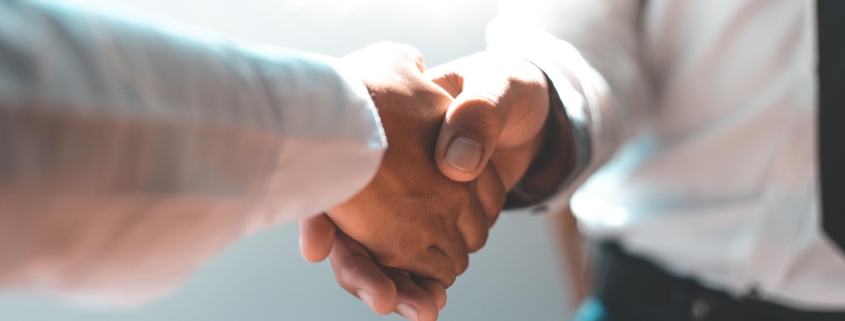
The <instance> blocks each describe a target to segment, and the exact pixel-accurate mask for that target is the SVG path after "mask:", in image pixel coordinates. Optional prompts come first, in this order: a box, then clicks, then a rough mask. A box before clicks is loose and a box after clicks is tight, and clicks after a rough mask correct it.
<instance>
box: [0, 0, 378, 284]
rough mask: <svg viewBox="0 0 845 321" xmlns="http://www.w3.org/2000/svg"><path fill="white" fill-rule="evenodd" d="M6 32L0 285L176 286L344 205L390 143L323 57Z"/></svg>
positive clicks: (67, 22)
mask: <svg viewBox="0 0 845 321" xmlns="http://www.w3.org/2000/svg"><path fill="white" fill-rule="evenodd" d="M0 26H2V28H0V221H2V222H0V229H1V230H2V231H0V234H2V238H3V242H2V244H0V286H2V285H9V284H17V285H21V284H27V282H29V281H33V280H40V279H41V278H43V276H45V275H46V276H49V277H53V278H55V279H51V280H54V281H55V282H56V283H55V284H52V283H51V284H47V286H62V285H67V286H71V287H76V286H83V287H84V286H89V285H92V284H99V285H108V284H122V283H121V282H120V278H124V277H125V278H129V279H132V280H134V281H136V283H137V282H140V283H143V282H142V281H143V280H142V279H143V278H144V277H149V278H150V280H151V281H150V283H152V280H153V279H155V277H154V276H155V275H159V274H168V273H177V272H174V271H178V273H182V274H180V276H184V274H185V273H186V272H185V271H189V270H192V269H195V268H196V267H197V266H198V265H199V264H200V263H202V262H203V261H204V260H206V259H207V258H208V257H210V256H211V255H213V254H214V253H216V251H219V250H220V249H222V248H224V247H225V246H226V245H228V244H230V243H231V242H233V241H234V240H237V239H238V238H239V237H241V236H242V235H244V234H245V233H247V232H248V231H255V230H258V229H262V228H267V227H269V226H272V225H275V224H279V223H282V222H286V221H290V220H292V219H295V218H297V217H304V216H307V215H312V214H315V213H318V212H320V211H322V210H324V209H326V208H329V207H331V206H333V205H336V204H337V203H339V202H341V201H343V200H345V199H347V198H348V197H350V196H352V195H353V194H354V193H356V192H357V191H358V190H359V189H360V188H362V187H363V186H364V185H365V184H366V183H367V182H368V181H369V179H370V178H371V177H372V175H373V174H374V173H375V171H376V168H377V167H378V164H379V162H380V159H381V156H382V154H383V150H384V148H385V146H386V142H385V141H384V138H383V137H382V134H381V127H380V124H379V120H378V117H377V114H376V113H375V111H374V107H373V106H372V101H371V100H370V99H369V95H368V93H367V91H366V88H364V86H363V84H362V83H361V81H360V79H355V77H354V76H349V75H348V74H347V73H345V72H343V71H342V70H341V69H339V68H337V67H336V66H335V64H334V63H333V60H332V59H330V58H325V57H319V56H313V55H305V54H301V53H295V52H289V51H283V50H278V49H273V48H259V47H255V46H249V45H238V44H235V43H232V42H230V41H227V40H224V39H219V38H216V37H214V36H209V35H203V34H201V33H197V32H195V31H192V30H189V29H186V28H184V27H180V26H175V25H173V24H172V23H169V22H161V21H158V20H141V19H139V18H137V17H135V16H132V17H131V18H130V16H116V15H114V14H112V13H102V12H98V11H96V10H92V9H86V8H77V7H72V5H70V4H51V3H44V2H28V1H20V2H18V1H4V2H0ZM165 261H166V262H165ZM147 264H152V266H153V267H152V268H148V269H146V270H145V269H143V267H145V266H146V267H150V266H149V265H147ZM157 264H160V266H159V265H157ZM131 266H137V267H139V268H138V269H135V268H131ZM159 267H160V268H159ZM98 269H103V270H98ZM109 269H111V270H109ZM106 270H108V271H109V272H105V271H106ZM92 271H100V272H96V273H95V272H92ZM139 271H140V272H139ZM42 272H43V273H46V274H43V273H42ZM135 272H138V273H142V274H143V275H144V277H140V278H132V277H131V276H127V275H131V274H132V273H135ZM29 273H34V274H29ZM40 273H41V275H39V274H40ZM110 273H116V274H115V275H112V274H110ZM157 273H159V274H157ZM99 276H102V277H103V278H104V279H97V277H99ZM86 277H91V278H93V279H86ZM110 277H115V278H116V279H114V278H112V279H110ZM51 282H52V281H51ZM48 283H49V282H48ZM112 290H114V289H112Z"/></svg>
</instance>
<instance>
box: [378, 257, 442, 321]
mask: <svg viewBox="0 0 845 321" xmlns="http://www.w3.org/2000/svg"><path fill="white" fill-rule="evenodd" d="M385 272H386V273H387V275H388V276H389V277H390V278H391V279H392V280H393V283H394V284H396V291H397V293H398V297H397V301H396V302H397V304H396V313H398V314H399V315H401V316H403V317H405V318H407V319H408V320H414V321H435V320H437V315H438V311H440V308H439V307H438V306H437V301H436V300H435V299H434V296H433V295H432V294H431V293H429V292H428V291H426V290H425V289H423V288H422V287H420V286H419V285H417V283H415V282H414V281H413V280H412V279H411V277H410V276H408V275H407V274H405V273H402V272H400V271H396V270H395V269H390V268H386V270H385Z"/></svg>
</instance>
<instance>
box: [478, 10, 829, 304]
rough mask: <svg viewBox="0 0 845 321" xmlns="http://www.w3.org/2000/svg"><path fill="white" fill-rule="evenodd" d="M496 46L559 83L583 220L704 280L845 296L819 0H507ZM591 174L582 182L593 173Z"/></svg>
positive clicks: (743, 288) (807, 298)
mask: <svg viewBox="0 0 845 321" xmlns="http://www.w3.org/2000/svg"><path fill="white" fill-rule="evenodd" d="M501 5H502V7H501V14H500V16H499V17H498V18H497V19H496V20H495V21H494V22H492V23H491V25H490V27H489V29H488V38H489V41H490V49H491V50H507V51H511V52H514V53H516V54H519V55H522V56H523V57H525V58H527V59H529V60H531V61H533V62H534V63H536V64H537V65H538V66H540V67H541V68H542V69H543V70H544V71H545V72H546V73H547V74H548V76H549V77H550V79H551V80H552V82H553V84H554V86H555V88H556V89H557V90H558V92H559V94H560V97H561V100H562V102H563V103H564V105H565V109H566V111H567V113H568V115H569V116H570V118H571V121H570V122H571V123H572V124H573V127H574V129H575V131H576V133H580V132H583V133H585V135H583V137H580V138H579V139H577V140H576V145H579V146H576V147H577V148H576V149H577V150H578V151H579V152H578V154H577V155H576V156H577V157H576V158H577V159H579V160H582V163H583V164H582V165H583V166H582V167H583V170H581V171H579V175H577V176H576V177H574V178H573V179H571V180H570V181H569V182H567V186H568V188H565V189H563V190H562V191H561V192H560V193H559V195H558V196H557V198H556V199H555V200H553V203H558V204H559V203H564V202H566V201H567V200H569V197H570V195H572V193H573V189H574V187H578V189H577V191H575V192H574V195H573V196H572V198H571V208H572V210H573V212H574V214H575V215H576V217H577V218H578V221H579V226H580V228H581V229H582V231H583V232H584V233H586V234H587V235H588V236H590V237H592V238H596V239H615V240H617V241H618V242H620V243H621V245H622V246H623V247H624V248H626V249H627V250H628V251H630V252H633V253H635V254H638V255H641V256H643V257H647V258H649V259H651V260H653V261H655V262H657V263H658V264H659V265H661V266H663V267H664V268H666V269H667V270H669V271H671V272H673V273H675V274H677V275H679V276H690V277H693V278H695V279H697V280H699V281H700V282H702V283H703V284H705V285H706V286H709V287H712V288H715V289H720V290H723V291H727V292H729V293H731V294H734V295H736V296H743V295H745V294H747V293H749V292H750V291H752V290H756V291H757V292H758V293H759V295H760V296H761V297H762V298H763V299H765V300H769V301H772V302H776V303H779V304H783V305H786V306H790V307H795V308H802V309H812V310H843V309H845V255H843V253H842V252H840V251H838V249H837V247H836V246H835V245H834V244H833V243H832V241H830V240H829V239H828V238H827V237H826V236H825V235H824V234H823V232H822V229H821V224H820V217H821V215H820V206H819V205H820V204H819V183H818V177H817V175H818V174H817V172H818V169H817V156H816V119H815V116H816V112H817V107H816V106H817V104H816V91H817V87H818V84H817V80H816V72H815V70H816V66H817V49H816V12H815V0H718V1H712V0H711V1H693V0H649V1H634V0H568V1H560V0H558V1H545V0H519V1H507V0H505V1H501ZM582 182H584V183H583V184H581V183H582Z"/></svg>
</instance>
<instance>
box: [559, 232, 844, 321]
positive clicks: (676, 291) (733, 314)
mask: <svg viewBox="0 0 845 321" xmlns="http://www.w3.org/2000/svg"><path fill="white" fill-rule="evenodd" d="M598 247H599V253H600V255H599V259H598V260H599V262H597V269H596V272H595V278H596V280H595V283H594V284H595V288H594V292H593V295H592V296H591V297H590V299H588V300H587V301H585V302H584V304H582V306H581V307H580V308H579V309H578V312H577V313H576V316H575V318H574V319H573V320H575V321H699V320H712V321H758V320H760V321H798V320H801V321H816V320H818V321H845V311H841V312H832V311H827V312H819V311H802V310H797V309H791V308H787V307H784V306H780V305H777V304H773V303H769V302H766V301H764V300H761V299H759V298H757V297H756V296H755V295H754V294H753V293H751V294H749V295H748V296H746V297H742V298H736V297H732V296H731V295H728V294H727V293H724V292H721V291H717V290H712V289H708V288H705V287H703V286H701V285H700V284H698V283H697V282H695V281H693V280H691V279H683V278H677V277H674V276H672V275H670V274H669V273H667V272H665V271H663V270H662V269H661V268H659V267H658V266H656V265H654V264H652V263H650V262H648V261H646V260H644V259H641V258H638V257H635V256H633V255H630V254H627V253H625V252H624V251H623V250H622V249H621V248H620V247H619V246H618V245H616V244H614V243H606V244H601V245H599V246H598Z"/></svg>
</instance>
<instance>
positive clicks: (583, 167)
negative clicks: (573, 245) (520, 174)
mask: <svg viewBox="0 0 845 321" xmlns="http://www.w3.org/2000/svg"><path fill="white" fill-rule="evenodd" d="M512 26H513V25H512V24H508V23H507V22H505V21H502V20H501V18H497V19H496V20H494V21H493V22H491V24H490V26H489V27H488V30H487V31H488V41H489V42H490V45H489V46H488V50H490V51H497V52H503V53H507V54H511V55H515V56H518V57H521V58H523V59H525V60H528V61H529V62H531V63H533V64H534V65H535V66H537V67H538V68H539V69H540V70H542V71H543V72H544V73H545V74H546V77H547V80H548V81H549V83H550V97H549V104H550V107H552V108H562V110H563V112H564V115H565V117H566V118H567V123H568V125H569V131H570V135H571V138H572V140H571V143H572V150H573V152H574V155H573V158H572V161H573V164H574V165H573V168H572V171H571V172H570V173H569V174H568V175H567V176H566V178H565V179H564V180H563V181H562V183H561V184H560V186H559V187H558V190H557V191H556V192H555V193H554V194H552V195H551V196H549V197H547V198H545V199H544V200H541V201H539V202H536V203H534V204H532V205H529V206H526V207H522V208H514V209H512V210H516V211H528V212H531V213H544V212H546V211H548V210H549V208H558V207H561V206H564V205H565V204H567V203H568V200H569V198H570V197H571V196H572V194H573V193H574V192H575V189H577V187H578V186H580V185H581V183H583V182H584V181H585V180H586V179H587V177H588V176H589V174H590V173H591V172H592V171H591V170H590V167H591V162H592V160H593V158H594V155H593V154H594V149H595V148H594V143H595V142H594V139H593V137H594V135H593V134H592V125H591V119H590V117H589V116H588V112H587V108H589V103H588V99H589V97H587V96H585V94H584V93H583V92H582V90H581V89H580V86H579V85H578V82H577V77H575V76H574V74H573V73H572V72H571V71H570V69H569V67H568V66H567V63H566V62H567V61H579V60H583V58H581V57H580V55H579V54H578V52H577V50H576V49H575V48H573V47H572V46H571V45H569V44H568V43H566V42H564V41H561V40H560V39H557V38H555V37H554V36H552V35H551V34H548V33H546V32H545V31H542V30H539V29H530V30H514V29H513V28H512ZM561 166H563V164H561Z"/></svg>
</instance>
